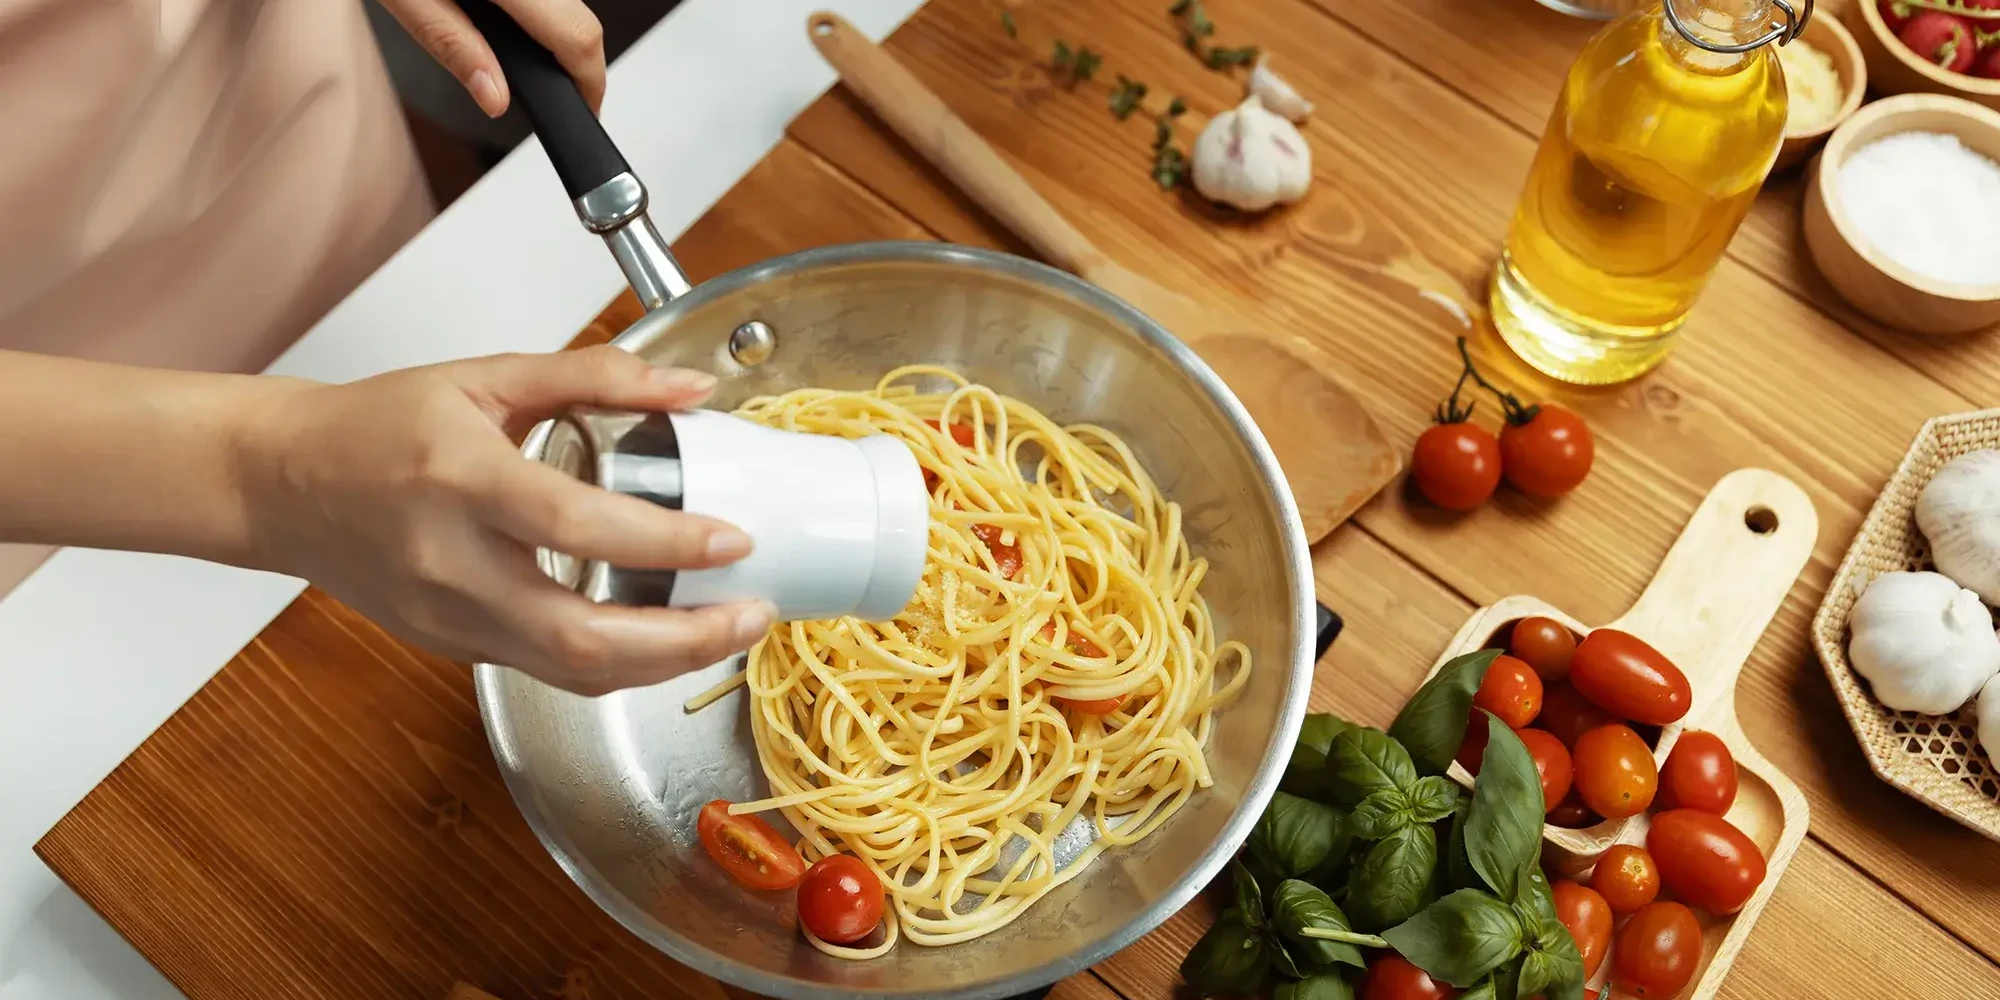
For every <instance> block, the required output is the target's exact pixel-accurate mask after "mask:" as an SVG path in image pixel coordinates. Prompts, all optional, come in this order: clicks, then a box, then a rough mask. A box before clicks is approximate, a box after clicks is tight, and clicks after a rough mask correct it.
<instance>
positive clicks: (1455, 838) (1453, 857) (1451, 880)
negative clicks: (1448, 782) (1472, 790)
mask: <svg viewBox="0 0 2000 1000" xmlns="http://www.w3.org/2000/svg"><path fill="white" fill-rule="evenodd" d="M1471 808H1472V803H1471V802H1470V800H1467V799H1460V800H1458V808H1457V809H1454V810H1452V813H1451V833H1450V835H1449V836H1448V837H1447V838H1446V839H1445V847H1444V864H1443V865H1442V866H1440V867H1442V868H1443V869H1444V877H1445V884H1446V885H1448V886H1450V887H1451V888H1453V889H1478V888H1481V887H1482V886H1481V884H1480V881H1479V873H1478V872H1476V871H1473V870H1472V860H1471V859H1470V858H1467V857H1466V856H1465V814H1466V813H1467V812H1469V811H1471Z"/></svg>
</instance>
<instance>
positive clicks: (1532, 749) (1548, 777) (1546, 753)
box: [1514, 729, 1575, 811]
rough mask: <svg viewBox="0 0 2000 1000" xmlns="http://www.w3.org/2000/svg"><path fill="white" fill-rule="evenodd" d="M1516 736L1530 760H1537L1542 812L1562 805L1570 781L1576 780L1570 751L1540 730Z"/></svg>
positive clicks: (1516, 731)
mask: <svg viewBox="0 0 2000 1000" xmlns="http://www.w3.org/2000/svg"><path fill="white" fill-rule="evenodd" d="M1514 735H1516V736H1519V737H1520V738H1521V743H1522V744H1523V745H1525V746H1526V747H1527V748H1528V756H1530V757H1533V758H1534V759H1535V773H1536V774H1538V775H1541V778H1542V808H1543V810H1544V811H1547V810H1549V809H1553V808H1555V807H1556V806H1558V805H1561V804H1562V800H1563V797H1564V796H1567V795H1568V794H1569V786H1570V781H1571V780H1572V779H1573V778H1574V777H1575V774H1574V772H1573V771H1572V770H1571V764H1570V759H1569V750H1567V749H1565V748H1564V747H1563V745H1562V741H1561V740H1559V739H1556V738H1555V737H1553V736H1550V735H1549V734H1547V733H1545V732H1542V731H1541V730H1539V729H1517V730H1515V731H1514Z"/></svg>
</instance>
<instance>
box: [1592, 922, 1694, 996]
mask: <svg viewBox="0 0 2000 1000" xmlns="http://www.w3.org/2000/svg"><path fill="white" fill-rule="evenodd" d="M1700 966H1701V924H1700V922H1698V921H1696V920H1695V918H1694V912H1693V911H1691V910H1689V909H1688V908H1687V907H1685V906H1682V905H1681V904H1679V903H1654V904H1652V905H1650V906H1647V907H1646V908H1645V909H1642V910H1640V911H1639V912H1637V913H1634V914H1632V918H1631V919H1630V920H1627V921H1625V926H1624V927H1622V928H1620V929H1619V931H1618V941H1617V944H1616V945H1615V946H1614V947H1613V948H1612V949H1611V984H1612V985H1613V986H1614V987H1616V988H1617V989H1619V990H1621V991H1623V992H1625V993H1629V994H1631V995H1633V996H1635V997H1640V998H1643V1000H1667V998H1668V997H1674V996H1679V995H1680V992H1681V991H1682V990H1684V989H1687V984H1688V981H1689V980H1691V979H1693V978H1694V973H1695V970H1696V969H1697V968H1700Z"/></svg>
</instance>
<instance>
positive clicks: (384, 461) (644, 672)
mask: <svg viewBox="0 0 2000 1000" xmlns="http://www.w3.org/2000/svg"><path fill="white" fill-rule="evenodd" d="M713 386H714V380H713V379H712V378H710V377H708V376H706V375H702V374H699V373H696V372H690V371H680V370H674V369H666V368H654V367H653V366H651V365H649V364H647V363H646V362H644V361H642V360H640V359H638V358H636V357H633V356H632V355H630V354H627V353H626V352H624V351H621V350H618V349H616V348H612V347H597V348H591V349H589V350H582V351H571V352H566V353H562V354H552V355H504V356H498V357H491V358H478V359H474V360H469V361H459V362H453V363H450V364H443V365H435V366H431V367H427V368H413V369H408V370H405V371H397V372H391V373H389V374H386V375H381V376H377V377H375V378H371V379H366V380H363V381H360V382H355V383H352V384H349V385H339V386H323V385H316V384H312V383H295V384H292V385H290V386H287V387H286V389H285V390H284V391H281V392H276V393H271V394H268V395H267V397H266V398H264V399H263V400H261V401H260V403H259V405H258V406H257V407H256V408H255V409H252V410H248V411H246V417H247V420H246V422H245V427H246V429H245V430H244V431H243V433H242V437H241V442H242V444H241V446H240V454H241V458H240V459H239V462H240V465H239V477H240V479H241V482H240V483H239V488H240V489H241V490H242V493H243V497H244V508H245V511H246V515H245V516H246V519H247V521H248V524H249V528H248V532H249V537H250V546H251V548H252V550H253V552H254V553H255V554H254V556H253V561H255V562H258V563H262V564H264V565H265V566H267V567H268V568H271V569H275V570H278V571H280V572H284V573H288V574H291V575H295V576H301V577H305V578H306V579H308V580H311V581H312V582H313V583H315V584H317V585H319V586H320V587H322V588H324V589H325V590H327V591H328V592H329V593H332V594H333V595H334V596H335V597H337V598H339V599H340V600H342V601H344V602H346V603H348V604H349V605H352V606H353V607H355V608H357V609H359V610H360V611H362V612H363V613H364V614H367V615H368V616H369V617H370V618H372V619H374V620H375V621H376V622H378V623H380V624H382V625H384V626H385V627H387V628H389V629H390V630H391V631H393V632H396V633H398V634H399V635H402V636H404V637H406V638H408V639H411V640H414V641H416V642H418V643H421V644H423V645H425V646H427V647H430V648H432V649H435V650H437V651H439V652H442V653H445V654H446V655H449V656H453V657H455V658H458V659H463V660H478V661H485V662H493V663H504V664H507V665H509V666H512V667H516V668H519V669H521V670H524V671H526V672H528V673H530V674H533V675H535V676H537V677H540V678H541V679H543V680H545V681H548V682H550V683H552V684H556V685H559V686H562V687H565V688H568V689H570V690H572V691H577V692H581V693H585V694H601V693H603V692H606V691H611V690H614V689H617V688H622V687H632V686H636V685H641V684H650V683H654V682H657V681H661V680H665V679H667V678H669V677H673V676H675V675H677V674H681V673H684V672H686V671H689V670H693V669H696V668H699V667H703V666H706V665H708V664H710V663H714V662H716V661H718V660H721V659H723V658H724V657H726V656H728V655H730V654H732V653H735V652H737V651H739V650H742V649H744V648H746V647H748V646H749V645H750V644H751V643H753V642H755V641H756V640H757V639H758V638H760V637H761V636H762V635H763V634H764V632H765V631H767V630H768V629H769V628H770V627H771V622H772V616H773V614H774V611H773V609H772V608H771V606H770V605H768V604H764V603H761V602H758V603H746V604H735V605H723V606H717V607H709V608H700V609H694V610H679V609H667V608H627V607H618V606H614V605H604V604H596V603H593V602H591V601H589V600H587V599H585V598H584V597H582V596H581V595H579V594H577V593H575V592H573V591H571V590H569V589H568V588H566V587H563V586H561V585H559V584H557V583H556V582H554V581H553V580H550V579H548V578H547V577H546V576H544V575H543V574H542V573H541V571H540V570H539V569H538V568H537V567H536V565H535V548H536V547H537V546H541V547H546V548H549V549H553V550H556V551H559V552H566V553H568V554H570V555H572V556H575V557H577V558H579V559H601V560H606V561H609V562H612V563H615V564H617V565H619V566H629V567H633V568H642V569H690V568H705V567H712V566H720V565H726V564H728V563H732V562H735V561H736V560H738V559H741V558H742V557H743V556H744V555H746V554H748V553H749V551H750V538H749V536H747V535H745V534H744V533H743V532H741V531H738V530H737V529H735V528H734V527H731V526H730V525H728V524H724V523H722V522H720V521H715V520H711V519H708V518H704V517H700V516H697V515H693V514H685V513H681V512H678V511H671V510H667V509H664V508H662V507H659V506H656V505H654V504H652V503H649V502H647V501H644V500H640V499H637V498H634V497H629V496H624V495H621V494H617V493H611V492H607V491H605V490H601V489H598V488H597V487H594V486H590V485H587V484H585V483H583V482H580V481H578V480H576V479H573V478H571V477H570V476H568V475H566V474H564V473H563V472H561V471H559V470H557V469H554V468H551V467H549V466H546V465H542V464H540V463H537V462H533V461H530V460H528V459H526V458H523V457H522V456H521V454H520V452H519V450H518V449H517V448H516V447H515V445H514V443H513V440H514V439H517V438H518V437H519V436H520V435H521V434H524V433H525V432H526V431H527V430H528V429H529V428H530V427H532V426H533V425H534V424H535V423H536V422H537V421H540V420H542V419H545V418H547V417H550V416H553V415H555V414H556V413H558V412H560V411H562V410H565V409H568V408H570V407H572V406H582V407H601V408H606V409H620V410H677V409H684V408H686V407H689V406H693V405H695V404H697V403H699V402H701V401H702V400H703V399H705V398H706V397H707V395H708V393H709V391H710V390H711V389H712V388H713Z"/></svg>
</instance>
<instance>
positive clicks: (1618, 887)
mask: <svg viewBox="0 0 2000 1000" xmlns="http://www.w3.org/2000/svg"><path fill="white" fill-rule="evenodd" d="M1590 887H1591V888H1592V889H1596V890H1597V894H1598V895H1600V896H1603V897H1604V901H1605V902H1606V903H1607V904H1610V906H1611V912H1613V913H1632V912H1634V911H1636V910H1638V909H1639V908H1641V907H1643V906H1645V905H1646V904H1647V903H1650V902H1652V901H1653V900H1654V899H1655V898H1657V897H1658V896H1659V895H1660V868H1659V866H1658V865H1656V864H1654V863H1653V856H1652V855H1650V854H1647V853H1646V849H1645V848H1643V847H1635V846H1633V845H1631V844H1613V845H1611V849H1610V850H1608V851H1605V852H1604V854H1603V855H1602V856H1600V857H1599V858H1598V859H1597V867H1596V868H1595V869H1594V870H1592V871H1591V873H1590Z"/></svg>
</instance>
